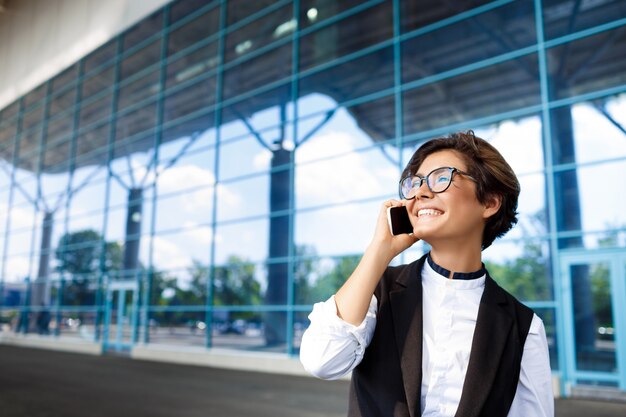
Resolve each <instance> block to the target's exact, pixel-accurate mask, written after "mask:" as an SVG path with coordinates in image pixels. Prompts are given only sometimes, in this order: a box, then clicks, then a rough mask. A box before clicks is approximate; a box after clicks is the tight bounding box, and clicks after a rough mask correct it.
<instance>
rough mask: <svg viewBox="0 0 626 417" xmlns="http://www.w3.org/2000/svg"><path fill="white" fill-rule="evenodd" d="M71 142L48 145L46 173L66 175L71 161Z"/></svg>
mask: <svg viewBox="0 0 626 417" xmlns="http://www.w3.org/2000/svg"><path fill="white" fill-rule="evenodd" d="M70 150H71V141H69V140H65V141H63V142H61V143H56V144H52V145H48V146H47V147H46V150H45V153H44V158H43V164H42V166H41V169H42V172H44V173H64V171H65V170H66V168H67V167H68V165H69V161H70Z"/></svg>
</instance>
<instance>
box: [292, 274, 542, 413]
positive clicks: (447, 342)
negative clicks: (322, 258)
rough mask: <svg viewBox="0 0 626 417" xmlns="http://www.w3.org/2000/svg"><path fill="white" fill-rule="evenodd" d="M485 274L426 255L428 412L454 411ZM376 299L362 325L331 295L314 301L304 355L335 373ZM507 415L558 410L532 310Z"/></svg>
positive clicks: (368, 332)
mask: <svg viewBox="0 0 626 417" xmlns="http://www.w3.org/2000/svg"><path fill="white" fill-rule="evenodd" d="M484 288H485V275H483V276H482V277H480V278H475V279H471V280H454V279H448V278H446V277H445V276H443V275H440V274H439V273H437V272H436V271H435V270H434V269H433V268H432V267H431V266H430V265H429V263H428V262H424V268H423V270H422V290H423V297H422V300H423V305H422V309H423V339H422V347H423V351H422V390H421V395H422V398H421V405H422V415H423V416H454V414H455V413H456V410H457V408H458V406H459V401H460V399H461V393H462V390H463V381H464V380H465V374H466V372H467V365H468V362H469V355H470V350H471V345H472V338H473V334H474V329H475V327H476V318H477V316H478V307H479V305H480V299H481V297H482V293H483V290H484ZM377 307H378V301H377V299H376V297H375V296H372V300H371V302H370V306H369V310H368V312H367V314H366V316H365V319H364V320H363V322H362V323H361V324H360V325H359V326H354V325H352V324H350V323H347V322H345V321H343V320H342V319H340V318H339V317H338V316H337V307H336V304H335V300H334V296H333V297H331V298H330V299H329V300H327V301H326V302H323V303H317V304H315V306H314V307H313V311H312V312H311V314H310V315H309V319H310V320H311V325H310V326H309V328H308V329H307V330H306V332H305V333H304V335H303V337H302V345H301V347H300V361H301V362H302V364H303V366H304V368H305V369H306V370H307V371H308V372H310V373H311V374H313V375H314V376H316V377H318V378H322V379H337V378H340V377H342V376H344V375H346V374H348V373H349V372H350V371H352V370H353V369H354V368H355V367H356V366H357V365H358V364H359V363H360V362H361V360H362V359H363V355H364V353H365V348H366V347H367V346H368V345H369V343H370V341H371V340H372V336H373V334H374V328H375V327H376V312H377ZM508 415H509V416H510V417H535V416H537V417H543V416H546V417H551V416H554V397H553V393H552V374H551V371H550V361H549V354H548V342H547V340H546V333H545V329H544V326H543V322H542V321H541V319H540V318H539V317H538V316H537V315H536V314H535V315H534V316H533V319H532V322H531V325H530V329H529V331H528V337H527V338H526V342H525V344H524V353H523V355H522V362H521V370H520V376H519V382H518V385H517V391H516V393H515V398H514V399H513V403H512V404H511V409H510V411H509V414H508Z"/></svg>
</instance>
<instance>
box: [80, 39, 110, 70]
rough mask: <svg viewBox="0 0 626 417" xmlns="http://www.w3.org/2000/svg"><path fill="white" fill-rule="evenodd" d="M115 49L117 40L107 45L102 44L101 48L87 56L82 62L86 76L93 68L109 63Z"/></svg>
mask: <svg viewBox="0 0 626 417" xmlns="http://www.w3.org/2000/svg"><path fill="white" fill-rule="evenodd" d="M116 47H117V38H116V39H115V40H112V41H110V42H109V43H106V44H104V45H103V46H101V47H100V48H98V49H96V50H95V51H94V52H92V53H91V54H89V55H88V56H87V57H86V58H85V60H84V71H85V73H86V74H87V73H89V72H90V71H92V70H94V69H95V68H98V67H99V66H101V65H104V64H105V63H107V62H109V61H111V60H112V59H113V57H114V56H115V51H116Z"/></svg>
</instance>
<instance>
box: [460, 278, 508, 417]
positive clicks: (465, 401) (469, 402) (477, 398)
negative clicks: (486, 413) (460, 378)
mask: <svg viewBox="0 0 626 417" xmlns="http://www.w3.org/2000/svg"><path fill="white" fill-rule="evenodd" d="M501 304H506V298H505V296H504V294H503V293H502V290H501V289H500V287H498V285H497V284H496V283H495V281H494V280H493V279H491V277H490V276H489V275H487V278H486V280H485V291H484V292H483V295H482V298H481V300H480V306H479V307H478V317H477V318H476V329H475V330H474V337H473V339H472V350H471V353H470V359H469V364H468V367H467V374H466V375H465V382H464V383H463V393H462V394H461V400H460V402H459V408H458V409H457V412H456V417H477V416H478V415H479V413H480V410H481V409H482V407H483V405H484V403H485V401H486V399H487V396H488V395H489V392H490V391H491V387H492V386H493V381H494V378H495V376H496V371H497V369H498V364H499V363H500V357H501V356H502V352H503V349H504V346H505V344H506V341H507V338H508V335H509V332H510V331H511V326H512V324H513V318H512V317H511V316H510V315H509V314H508V313H507V312H506V311H505V309H504V308H502V307H501V306H500V305H501Z"/></svg>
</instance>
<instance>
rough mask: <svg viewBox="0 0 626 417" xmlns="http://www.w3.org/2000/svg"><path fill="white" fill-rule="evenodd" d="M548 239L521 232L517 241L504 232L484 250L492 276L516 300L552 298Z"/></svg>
mask: <svg viewBox="0 0 626 417" xmlns="http://www.w3.org/2000/svg"><path fill="white" fill-rule="evenodd" d="M549 253H550V251H549V242H548V241H545V240H538V239H531V238H530V236H529V235H526V233H525V232H524V237H523V239H522V240H520V241H511V240H510V238H509V235H508V234H507V235H506V237H505V238H504V239H503V240H496V241H495V242H494V243H493V245H492V246H490V247H489V248H487V249H486V250H485V251H484V257H483V260H484V263H485V266H486V267H487V270H488V271H489V274H490V275H491V277H492V278H493V279H494V280H496V282H497V283H498V284H499V285H500V286H502V287H503V288H504V289H506V290H507V291H509V292H510V293H511V294H513V295H514V296H515V297H517V298H518V299H519V300H521V301H523V302H525V303H527V302H530V301H541V300H551V299H552V298H553V294H552V288H553V285H552V277H551V275H550V262H551V259H550V255H549Z"/></svg>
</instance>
